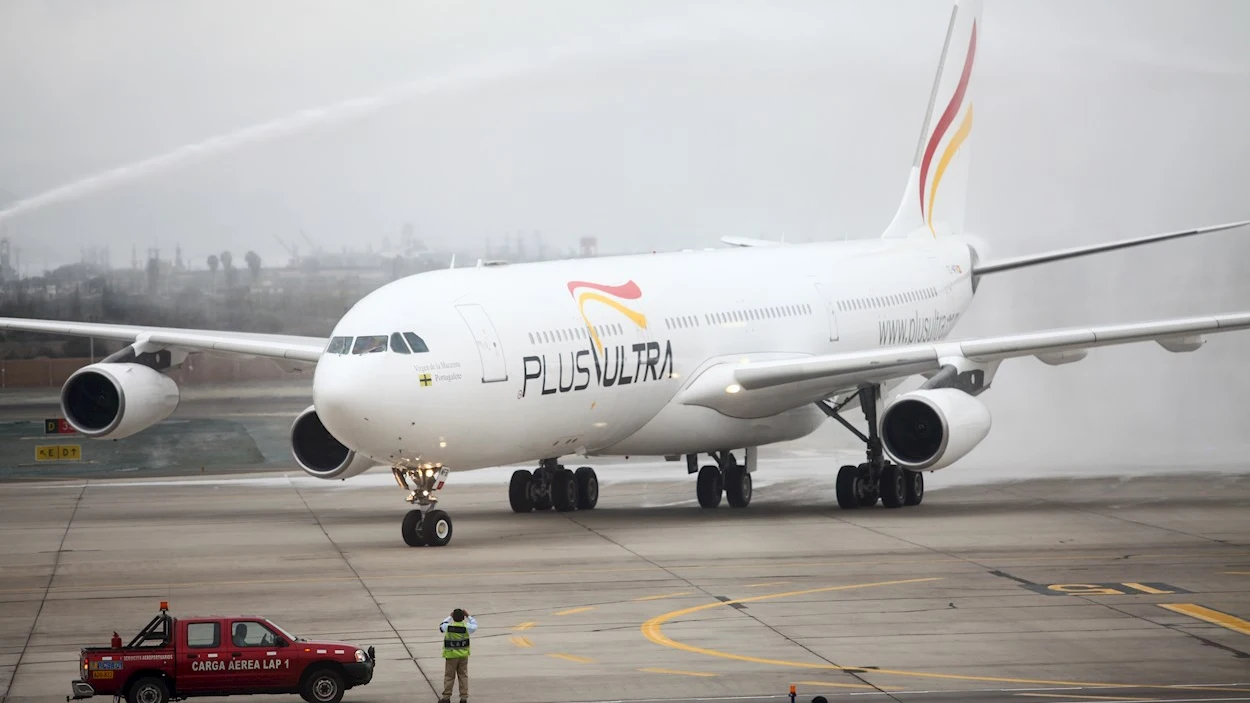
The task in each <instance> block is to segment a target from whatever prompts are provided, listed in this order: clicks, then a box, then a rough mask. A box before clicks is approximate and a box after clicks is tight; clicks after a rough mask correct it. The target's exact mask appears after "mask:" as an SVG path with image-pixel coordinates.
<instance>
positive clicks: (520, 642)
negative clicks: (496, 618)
mask: <svg viewBox="0 0 1250 703" xmlns="http://www.w3.org/2000/svg"><path fill="white" fill-rule="evenodd" d="M508 641H509V642H511V643H512V644H515V645H516V646H518V647H527V648H528V647H533V646H534V643H533V642H530V641H529V638H527V637H509V638H508Z"/></svg>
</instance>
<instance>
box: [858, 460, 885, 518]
mask: <svg viewBox="0 0 1250 703" xmlns="http://www.w3.org/2000/svg"><path fill="white" fill-rule="evenodd" d="M855 494H856V496H858V498H859V507H861V508H871V507H872V506H874V505H876V504H877V500H878V499H879V498H880V497H881V491H880V490H879V489H878V488H877V484H876V483H875V482H873V480H872V472H871V471H870V470H869V469H868V465H867V464H860V465H859V480H858V481H856V483H855Z"/></svg>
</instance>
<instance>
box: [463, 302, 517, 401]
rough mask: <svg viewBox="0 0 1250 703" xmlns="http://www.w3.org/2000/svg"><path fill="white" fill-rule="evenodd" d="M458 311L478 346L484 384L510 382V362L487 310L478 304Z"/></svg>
mask: <svg viewBox="0 0 1250 703" xmlns="http://www.w3.org/2000/svg"><path fill="white" fill-rule="evenodd" d="M456 310H457V311H458V312H459V313H460V317H462V318H464V323H465V324H466V325H468V326H469V332H471V333H472V334H473V341H474V342H475V343H476V344H477V354H478V357H480V358H481V360H482V383H494V382H496V381H506V380H508V360H507V358H506V357H505V356H504V353H503V344H501V343H500V341H499V334H498V333H497V332H496V331H495V325H494V323H492V322H491V321H490V316H488V315H487V314H486V310H485V309H483V308H482V306H481V305H476V304H475V305H457V306H456Z"/></svg>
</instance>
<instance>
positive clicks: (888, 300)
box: [313, 237, 972, 469]
mask: <svg viewBox="0 0 1250 703" xmlns="http://www.w3.org/2000/svg"><path fill="white" fill-rule="evenodd" d="M971 270H972V260H971V253H970V251H969V249H968V247H967V246H966V245H965V244H964V243H962V242H960V241H959V240H958V239H953V238H939V239H934V238H929V237H920V238H912V239H873V240H857V241H850V242H841V243H824V244H807V245H784V246H776V247H756V248H733V249H718V250H708V251H690V252H673V253H658V254H650V255H631V256H616V257H603V258H590V259H575V260H566V261H553V262H540V263H530V264H516V265H503V266H480V267H476V268H465V269H449V270H442V271H433V272H428V273H423V274H419V275H416V276H411V277H408V278H404V279H402V280H399V281H395V282H393V283H390V284H388V285H386V286H383V287H382V288H379V289H378V290H376V291H374V292H373V293H371V294H370V295H368V296H366V297H365V298H364V299H362V300H361V301H360V302H359V303H357V304H356V305H355V306H354V307H353V308H352V309H351V310H350V311H348V312H347V314H346V315H344V316H343V318H342V320H341V321H340V322H339V324H338V325H337V326H336V328H335V330H334V332H333V337H334V338H340V337H350V338H353V339H355V338H359V337H361V336H382V335H386V336H390V335H391V334H392V333H394V332H400V333H404V332H411V333H415V335H417V336H419V337H420V338H421V340H422V341H423V342H424V343H425V345H426V346H427V347H428V351H427V352H422V353H409V354H404V353H399V352H396V351H394V350H391V349H388V350H386V351H380V352H376V353H365V354H354V353H352V352H351V348H352V345H353V342H352V340H343V341H337V342H336V341H335V339H332V340H331V345H330V350H331V353H327V354H325V355H323V356H322V357H321V360H320V361H319V362H318V364H317V369H316V373H315V380H314V386H313V402H314V405H315V406H316V408H317V413H318V415H319V416H320V417H321V419H322V421H323V422H324V423H325V426H326V428H327V429H328V430H329V431H330V432H331V433H332V434H333V435H334V436H335V437H336V438H338V439H339V440H340V441H341V442H343V443H344V444H345V445H347V446H348V447H350V448H352V449H354V450H356V451H357V452H359V453H361V454H365V455H367V456H370V457H372V458H373V459H375V460H377V461H378V462H380V463H384V464H398V463H415V462H417V461H421V462H438V463H442V464H444V465H446V466H450V467H453V468H455V469H474V468H482V467H487V466H497V465H501V464H512V463H519V462H525V461H530V460H535V461H537V460H540V459H544V458H549V457H559V456H564V455H570V454H598V455H652V456H654V455H675V454H684V453H690V452H705V451H711V450H714V449H718V448H737V447H746V446H759V445H764V444H769V443H773V442H781V441H787V440H791V439H796V438H798V437H802V436H804V435H807V434H809V433H811V432H812V431H814V430H815V429H816V428H817V427H818V426H819V425H820V423H821V422H822V421H823V420H824V419H825V416H824V415H823V414H822V413H821V412H820V410H819V409H818V408H816V407H814V406H813V405H810V404H809V405H806V406H803V407H801V408H800V409H798V410H791V411H788V412H783V413H779V414H773V415H768V416H762V417H752V418H739V417H729V416H727V415H724V414H722V413H720V412H717V411H715V410H711V409H709V408H706V407H700V406H696V405H688V404H684V403H680V402H674V399H675V397H676V396H678V394H679V393H680V392H681V390H682V389H683V386H684V385H685V384H686V383H687V382H688V381H689V379H692V378H694V377H695V376H696V375H697V374H698V373H699V372H700V371H702V370H703V369H704V368H706V367H708V366H711V365H715V364H724V363H726V362H729V363H737V362H739V361H740V360H750V361H761V360H768V359H782V358H795V357H802V356H810V355H817V354H829V353H834V352H850V351H857V350H865V349H874V348H877V347H882V346H894V345H901V344H906V343H910V342H923V341H929V340H938V339H943V338H945V337H946V336H947V335H948V334H949V333H950V331H951V329H952V327H953V326H954V323H955V321H956V320H957V319H958V318H959V316H960V315H961V314H962V313H963V312H964V310H965V309H966V308H967V306H968V305H969V303H970V302H971V300H972V285H971V276H970V272H971ZM344 344H346V347H347V349H348V352H347V353H333V350H335V349H336V345H339V346H340V347H341V346H342V345H344Z"/></svg>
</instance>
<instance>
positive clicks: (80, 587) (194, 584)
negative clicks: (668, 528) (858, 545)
mask: <svg viewBox="0 0 1250 703" xmlns="http://www.w3.org/2000/svg"><path fill="white" fill-rule="evenodd" d="M1242 556H1250V552H1247V551H1240V552H1189V553H1175V554H1138V555H1136V556H1134V557H1133V561H1136V562H1140V561H1143V560H1149V559H1197V558H1203V557H1226V558H1227V557H1242ZM1116 558H1117V557H1112V556H1107V555H1097V556H1090V555H1075V554H1074V555H1055V556H1047V557H1025V556H1020V557H1012V556H1011V555H1007V556H999V557H997V558H996V559H995V563H1013V564H1026V563H1027V564H1038V563H1063V562H1069V561H1112V560H1113V559H1116ZM929 564H967V560H966V559H960V558H955V557H949V558H946V557H941V558H926V559H879V560H866V561H854V560H851V561H806V562H792V563H781V564H777V563H768V562H734V561H729V562H725V563H712V564H666V565H663V566H635V567H620V568H604V569H550V570H546V571H459V572H457V573H456V575H457V576H458V577H460V578H461V580H463V579H464V578H467V577H474V576H477V577H499V576H554V575H572V574H624V573H638V572H644V571H645V572H652V573H655V572H660V571H661V570H662V569H664V568H667V569H673V570H680V569H691V570H705V569H754V568H759V569H781V568H814V567H822V566H832V567H840V568H845V567H847V566H861V567H862V566H905V565H914V566H921V565H929ZM437 578H443V575H442V574H437V573H435V574H431V573H429V572H424V573H422V572H416V573H394V574H378V575H370V576H365V577H364V579H365V580H366V581H390V580H396V579H403V580H405V581H414V580H432V579H437ZM359 580H360V579H359V578H358V577H356V576H309V577H302V578H289V579H269V578H266V579H245V580H229V581H184V582H169V583H115V584H71V585H65V586H53V587H52V588H50V589H45V588H43V587H42V586H33V587H30V588H9V589H0V594H7V593H43V592H44V591H45V590H46V591H48V592H49V593H66V592H74V591H104V590H128V589H133V590H143V589H153V588H164V589H174V588H218V587H221V586H263V585H271V584H290V583H332V582H335V581H359Z"/></svg>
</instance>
